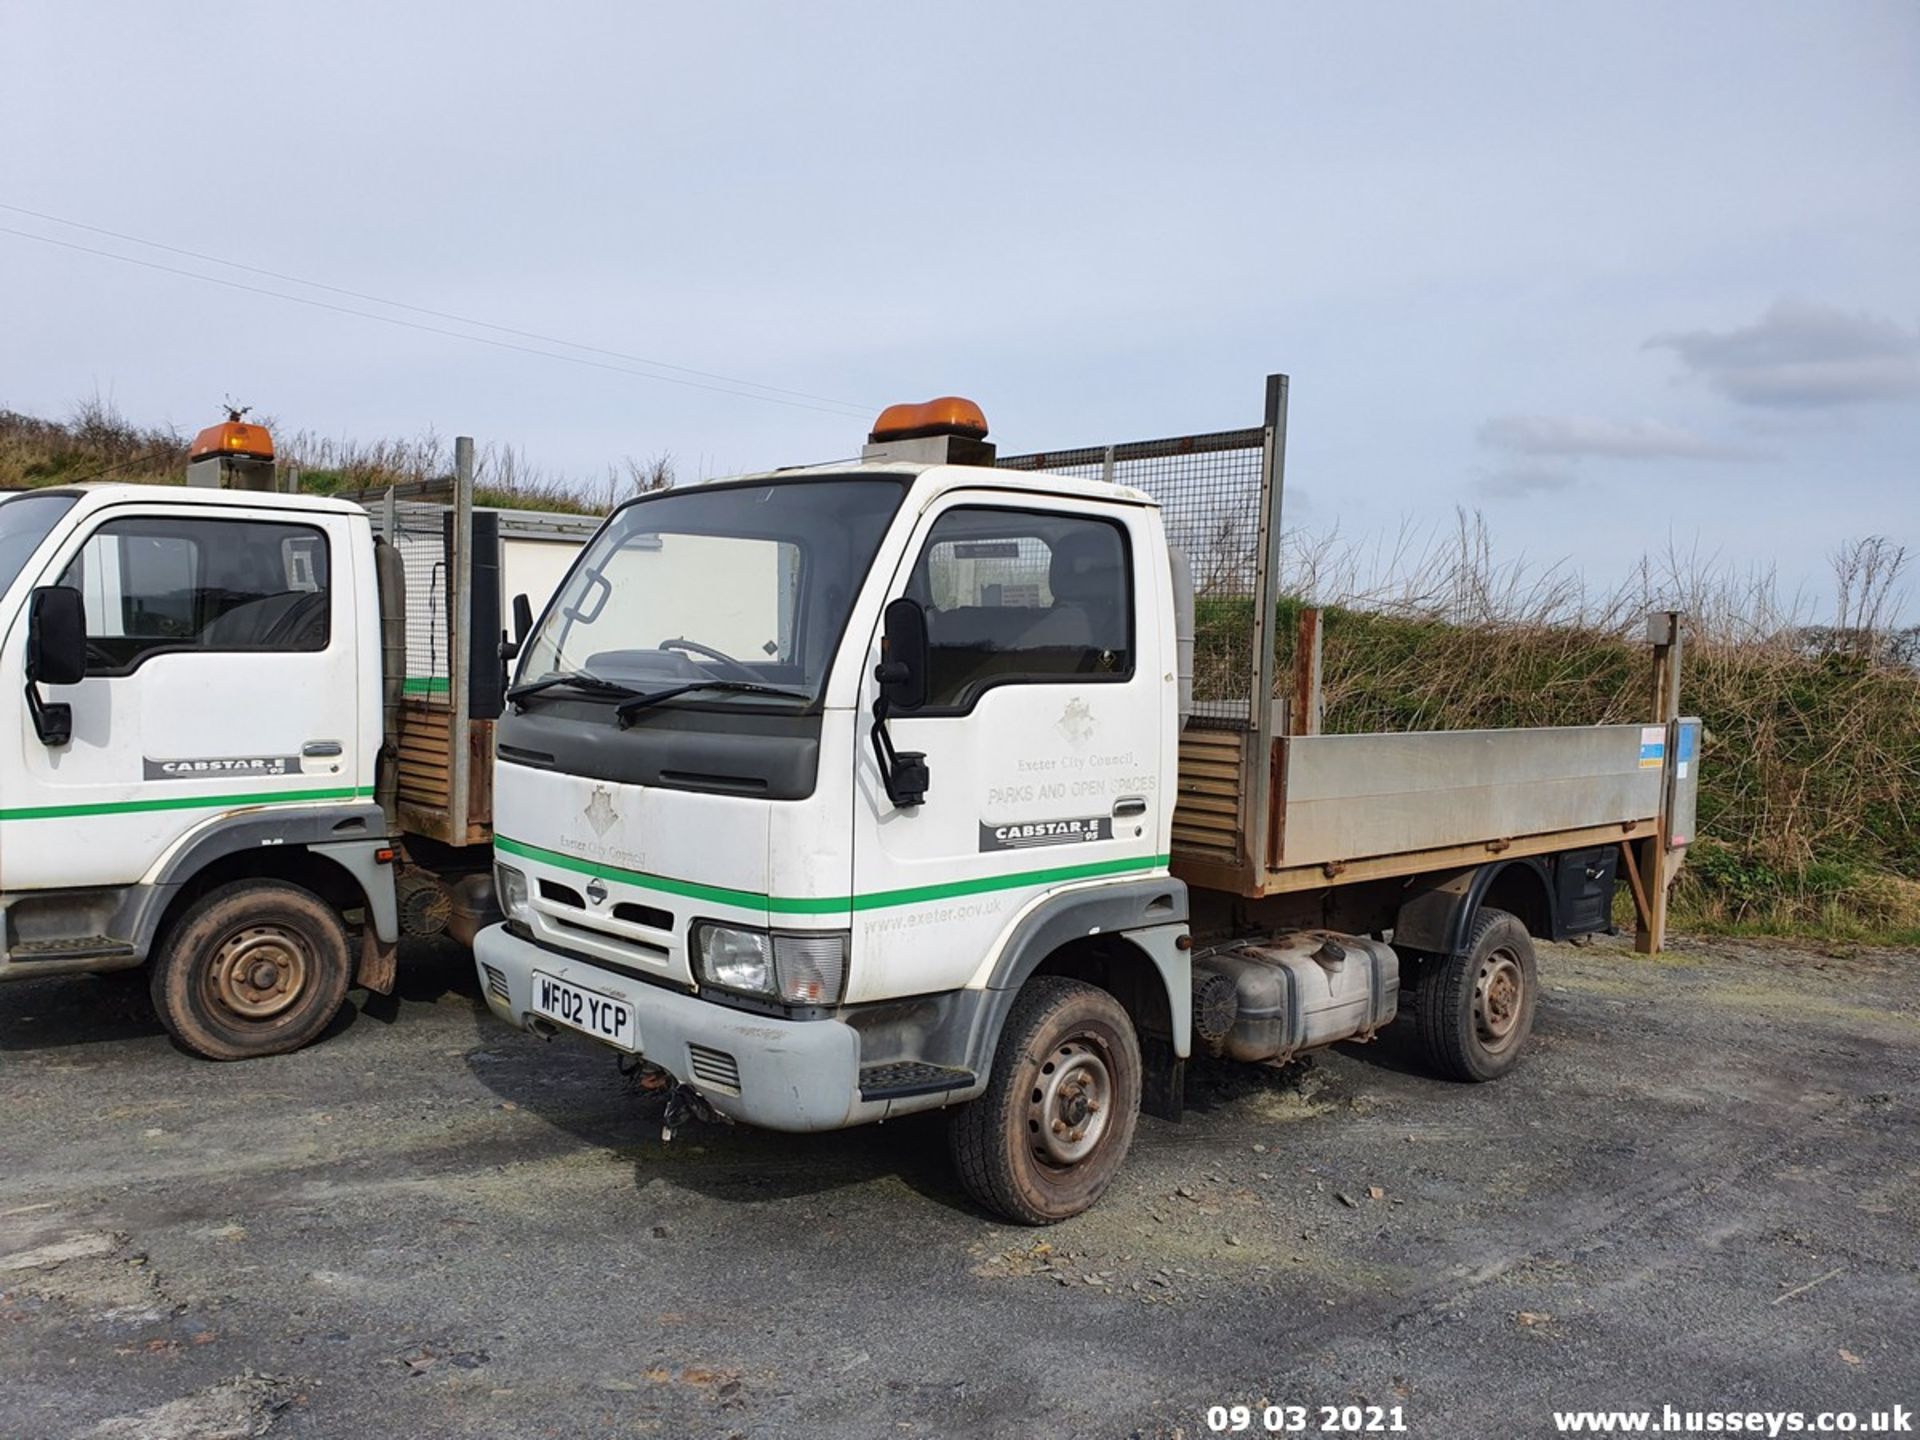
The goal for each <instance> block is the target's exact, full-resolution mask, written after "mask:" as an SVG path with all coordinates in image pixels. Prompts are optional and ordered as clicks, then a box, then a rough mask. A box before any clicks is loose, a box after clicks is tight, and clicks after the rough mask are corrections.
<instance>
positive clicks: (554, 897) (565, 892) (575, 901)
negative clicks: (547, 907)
mask: <svg viewBox="0 0 1920 1440" xmlns="http://www.w3.org/2000/svg"><path fill="white" fill-rule="evenodd" d="M540 898H541V899H542V900H551V901H553V903H554V904H556V905H571V906H572V907H573V908H574V909H575V910H584V909H586V908H587V901H586V897H585V896H583V895H581V893H580V892H579V891H578V890H576V889H574V888H573V887H572V886H571V885H562V884H561V883H560V882H559V881H558V880H542V881H541V882H540Z"/></svg>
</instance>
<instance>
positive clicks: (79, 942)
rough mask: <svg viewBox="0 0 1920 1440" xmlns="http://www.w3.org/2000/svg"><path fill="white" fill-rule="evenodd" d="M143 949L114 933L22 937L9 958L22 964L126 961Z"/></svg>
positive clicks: (8, 953) (10, 951) (8, 954)
mask: <svg viewBox="0 0 1920 1440" xmlns="http://www.w3.org/2000/svg"><path fill="white" fill-rule="evenodd" d="M138 953H139V952H138V951H137V950H135V949H134V948H133V946H131V945H129V944H128V943H127V942H126V941H124V940H116V939H114V938H113V937H112V936H111V935H66V936H62V937H61V938H60V939H57V940H22V941H20V943H19V944H17V945H15V946H14V947H13V948H12V949H10V950H9V951H8V952H7V958H8V959H9V960H13V961H16V962H19V963H22V964H28V965H30V964H32V963H33V962H34V961H36V960H126V959H130V958H132V957H133V956H134V955H137V954H138Z"/></svg>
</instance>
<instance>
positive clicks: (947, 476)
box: [695, 460, 1160, 506]
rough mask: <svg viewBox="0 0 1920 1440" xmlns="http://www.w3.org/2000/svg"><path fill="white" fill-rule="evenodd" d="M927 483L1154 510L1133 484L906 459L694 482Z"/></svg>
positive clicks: (936, 486)
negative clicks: (1104, 501)
mask: <svg viewBox="0 0 1920 1440" xmlns="http://www.w3.org/2000/svg"><path fill="white" fill-rule="evenodd" d="M863 478H867V479H875V480H883V479H905V480H920V479H926V480H928V481H929V482H930V485H931V488H933V489H934V490H935V491H937V492H943V491H947V490H976V489H982V490H1024V491H1028V492H1032V491H1036V490H1037V491H1044V492H1045V493H1047V494H1050V495H1072V496H1078V497H1080V498H1082V499H1086V500H1107V501H1112V502H1115V503H1118V504H1123V505H1154V506H1157V505H1158V504H1159V503H1160V502H1159V501H1157V500H1155V499H1154V498H1153V497H1152V496H1151V495H1149V494H1147V493H1146V491H1144V490H1136V489H1135V488H1134V487H1133V486H1131V485H1114V484H1110V483H1108V482H1107V481H1105V480H1082V479H1079V478H1077V477H1076V476H1072V475H1056V474H1054V473H1053V472H1052V471H1051V470H1003V469H1000V468H999V467H997V466H992V465H916V464H913V463H911V462H908V461H902V460H878V461H876V460H842V461H838V462H829V463H827V464H824V465H801V466H795V467H793V468H792V469H786V470H763V471H755V472H750V473H748V474H745V475H719V476H715V477H713V478H712V479H709V480H701V481H697V482H695V483H696V484H700V485H737V484H742V483H754V482H766V483H769V484H776V485H777V484H780V483H782V482H784V481H791V480H859V479H863Z"/></svg>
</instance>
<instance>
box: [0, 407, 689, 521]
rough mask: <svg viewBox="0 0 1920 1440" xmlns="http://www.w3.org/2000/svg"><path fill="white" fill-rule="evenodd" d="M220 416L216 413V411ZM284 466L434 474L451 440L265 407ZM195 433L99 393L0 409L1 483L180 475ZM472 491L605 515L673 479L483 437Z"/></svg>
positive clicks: (345, 489) (357, 487)
mask: <svg viewBox="0 0 1920 1440" xmlns="http://www.w3.org/2000/svg"><path fill="white" fill-rule="evenodd" d="M216 418H217V417H216ZM258 418H259V421H260V423H262V424H264V425H266V426H267V428H268V429H270V430H272V431H273V432H274V439H275V449H276V451H277V453H278V458H279V460H280V463H281V464H282V465H283V466H292V467H294V468H296V469H298V470H299V472H300V488H301V489H302V490H304V491H307V492H308V493H311V494H319V495H332V494H339V493H345V494H355V493H358V492H361V491H375V490H382V489H385V488H386V487H387V486H388V485H392V484H400V483H406V482H410V481H421V480H433V479H439V478H442V477H444V476H446V475H448V474H450V473H451V472H452V470H453V443H452V441H451V440H449V439H447V438H446V437H444V436H441V435H439V434H436V433H435V432H433V431H428V432H427V433H425V434H424V435H421V436H419V437H417V438H414V439H406V440H378V441H373V442H371V443H369V442H365V441H356V440H346V439H336V438H333V437H330V436H324V435H318V434H315V433H314V432H312V431H309V430H296V431H293V432H291V433H288V432H285V431H283V430H282V429H281V428H280V427H279V426H278V425H276V424H275V422H274V420H273V419H272V418H271V417H268V416H262V417H258ZM191 438H192V437H190V436H187V435H183V434H180V433H179V432H177V431H174V430H170V429H152V428H145V427H142V426H139V425H135V424H134V423H133V422H131V421H129V420H127V419H126V418H125V417H124V416H122V415H121V414H119V412H118V411H117V410H115V409H114V407H113V404H112V402H111V401H108V400H104V399H102V398H100V397H98V396H96V397H94V398H93V399H91V400H87V401H84V402H82V403H81V404H80V405H78V406H76V407H75V409H74V412H73V414H72V415H71V416H69V417H68V418H67V419H65V420H43V419H40V418H38V417H35V416H31V415H21V414H17V413H15V412H13V411H0V489H26V488H32V487H36V486H42V485H71V484H77V483H80V482H83V481H87V480H125V481H133V482H138V483H142V484H161V485H176V484H179V483H181V482H182V481H183V480H184V479H185V478H186V466H187V445H188V442H189V440H190V439H191ZM474 479H475V486H474V490H475V497H476V498H477V499H478V500H479V502H480V503H481V504H483V505H497V506H501V507H503V508H507V509H520V510H557V511H563V512H566V513H570V514H580V515H598V514H604V513H605V512H606V511H608V510H610V509H612V508H613V506H614V505H616V504H618V503H619V502H620V501H622V500H624V499H626V498H627V497H628V496H629V495H633V494H638V493H641V492H643V491H647V490H658V489H663V488H665V487H667V486H670V485H672V483H673V457H672V456H671V455H665V454H662V455H657V456H654V457H652V458H650V459H644V460H642V459H635V458H633V457H628V458H627V459H625V460H623V461H621V462H620V463H619V464H617V465H609V466H607V467H606V469H605V471H604V472H603V473H602V474H599V475H595V476H592V477H582V476H573V475H567V474H563V473H560V472H557V471H553V470H549V469H546V468H544V467H542V466H540V465H537V464H535V463H534V462H533V461H532V460H530V459H529V458H528V456H527V454H526V452H525V451H524V450H522V449H520V448H519V447H518V446H514V445H494V444H488V445H482V446H480V447H479V449H478V450H477V452H476V454H475V457H474Z"/></svg>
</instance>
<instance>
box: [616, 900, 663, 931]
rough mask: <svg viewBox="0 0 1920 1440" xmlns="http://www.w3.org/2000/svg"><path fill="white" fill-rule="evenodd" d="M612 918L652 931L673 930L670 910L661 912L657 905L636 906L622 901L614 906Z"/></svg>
mask: <svg viewBox="0 0 1920 1440" xmlns="http://www.w3.org/2000/svg"><path fill="white" fill-rule="evenodd" d="M613 918H614V919H616V920H624V921H626V922H627V923H628V924H629V925H645V926H647V927H648V928H649V929H652V930H671V929H673V912H672V911H671V910H662V909H660V908H659V907H658V906H657V905H638V904H635V903H634V902H633V901H631V900H622V901H620V903H619V904H617V905H615V906H614V907H613Z"/></svg>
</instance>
